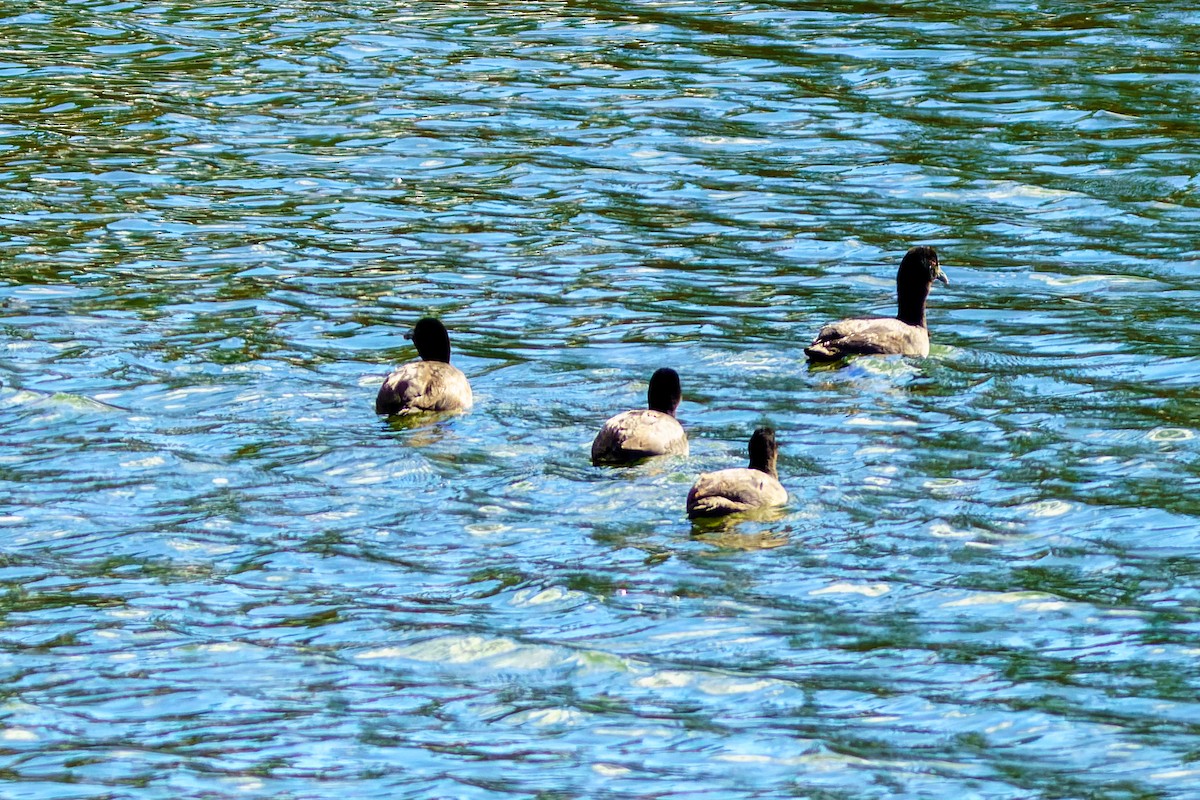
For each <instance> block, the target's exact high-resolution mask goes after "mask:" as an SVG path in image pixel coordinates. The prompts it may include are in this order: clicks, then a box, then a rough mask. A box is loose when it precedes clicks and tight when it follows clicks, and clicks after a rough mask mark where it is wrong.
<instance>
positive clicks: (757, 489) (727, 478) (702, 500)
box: [687, 467, 788, 518]
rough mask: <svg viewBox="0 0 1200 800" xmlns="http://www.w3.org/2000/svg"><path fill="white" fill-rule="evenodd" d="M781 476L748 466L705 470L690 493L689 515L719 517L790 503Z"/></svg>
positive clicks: (693, 516)
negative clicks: (711, 470) (712, 470)
mask: <svg viewBox="0 0 1200 800" xmlns="http://www.w3.org/2000/svg"><path fill="white" fill-rule="evenodd" d="M787 499H788V494H787V489H784V488H783V484H781V483H780V482H779V479H778V478H776V477H775V476H773V475H769V474H767V473H766V472H762V471H760V470H757V469H750V468H749V467H737V468H735V469H722V470H718V471H716V472H705V473H703V474H702V475H700V477H698V478H697V479H696V483H695V485H693V486H692V490H691V491H690V492H688V496H687V514H688V516H689V517H692V518H695V517H719V516H724V515H725V514H737V513H740V512H743V511H753V510H754V509H756V508H771V507H773V506H782V505H784V504H786V503H787Z"/></svg>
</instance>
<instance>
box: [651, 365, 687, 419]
mask: <svg viewBox="0 0 1200 800" xmlns="http://www.w3.org/2000/svg"><path fill="white" fill-rule="evenodd" d="M682 399H683V389H682V388H681V387H680V385H679V373H678V372H676V371H675V370H673V369H671V368H670V367H663V368H662V369H660V370H657V371H655V373H654V374H653V375H651V376H650V389H649V390H648V391H647V392H646V405H648V406H649V407H650V410H652V411H661V412H663V413H664V414H670V415H671V416H675V409H676V408H679V401H680V400H682Z"/></svg>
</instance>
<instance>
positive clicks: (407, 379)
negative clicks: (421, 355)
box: [375, 361, 474, 414]
mask: <svg viewBox="0 0 1200 800" xmlns="http://www.w3.org/2000/svg"><path fill="white" fill-rule="evenodd" d="M473 404H474V397H473V396H472V394H471V384H470V383H469V382H468V381H467V376H466V375H463V373H462V370H460V369H459V368H458V367H455V366H451V365H450V364H447V363H446V362H444V361H410V362H409V363H407V364H404V365H402V366H401V367H400V368H399V369H397V370H396V371H395V372H393V373H392V374H391V375H388V377H387V380H385V381H384V382H383V386H381V387H380V388H379V394H378V395H377V396H376V397H375V413H376V414H413V413H417V412H420V411H467V410H469V409H470V408H471V406H472V405H473Z"/></svg>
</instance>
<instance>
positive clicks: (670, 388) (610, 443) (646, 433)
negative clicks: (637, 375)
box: [592, 367, 688, 466]
mask: <svg viewBox="0 0 1200 800" xmlns="http://www.w3.org/2000/svg"><path fill="white" fill-rule="evenodd" d="M682 399H683V390H682V389H681V388H680V384H679V373H677V372H676V371H675V370H673V369H671V368H670V367H663V368H662V369H660V370H658V371H656V372H655V373H654V375H652V376H651V377H650V388H649V389H648V390H647V391H646V404H647V405H648V406H649V408H644V409H637V410H634V411H625V412H623V413H621V414H617V415H616V416H615V417H613V418H612V419H610V420H608V422H605V423H604V427H602V428H601V429H600V432H599V433H598V434H596V438H595V439H594V440H593V441H592V463H593V464H595V465H597V466H599V465H601V464H629V463H631V462H634V461H638V460H640V459H643V458H649V457H650V456H667V455H681V456H686V455H687V454H688V440H687V434H686V433H685V432H684V430H683V426H682V425H680V424H679V420H677V419H675V409H676V408H678V407H679V402H680V400H682Z"/></svg>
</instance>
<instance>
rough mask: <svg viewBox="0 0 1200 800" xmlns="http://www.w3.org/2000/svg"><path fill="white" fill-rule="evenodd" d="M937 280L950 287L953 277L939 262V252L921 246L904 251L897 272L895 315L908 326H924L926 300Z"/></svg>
mask: <svg viewBox="0 0 1200 800" xmlns="http://www.w3.org/2000/svg"><path fill="white" fill-rule="evenodd" d="M934 281H941V282H942V283H944V284H946V285H947V286H949V285H950V280H949V279H948V278H947V277H946V274H945V273H944V272H942V267H941V265H940V264H938V256H937V251H936V250H934V249H933V248H932V247H929V246H926V245H921V246H919V247H914V248H912V249H911V250H909V251H908V252H907V253H905V254H904V258H903V260H901V261H900V269H899V270H897V271H896V295H897V297H898V298H899V301H900V310H899V313H897V314H896V316H897V317H898V318H899V319H900V320H901V321H903V322H907V323H908V324H909V325H921V326H922V327H923V326H924V325H925V300H926V298H928V297H929V288H930V287H931V286H933V282H934Z"/></svg>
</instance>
